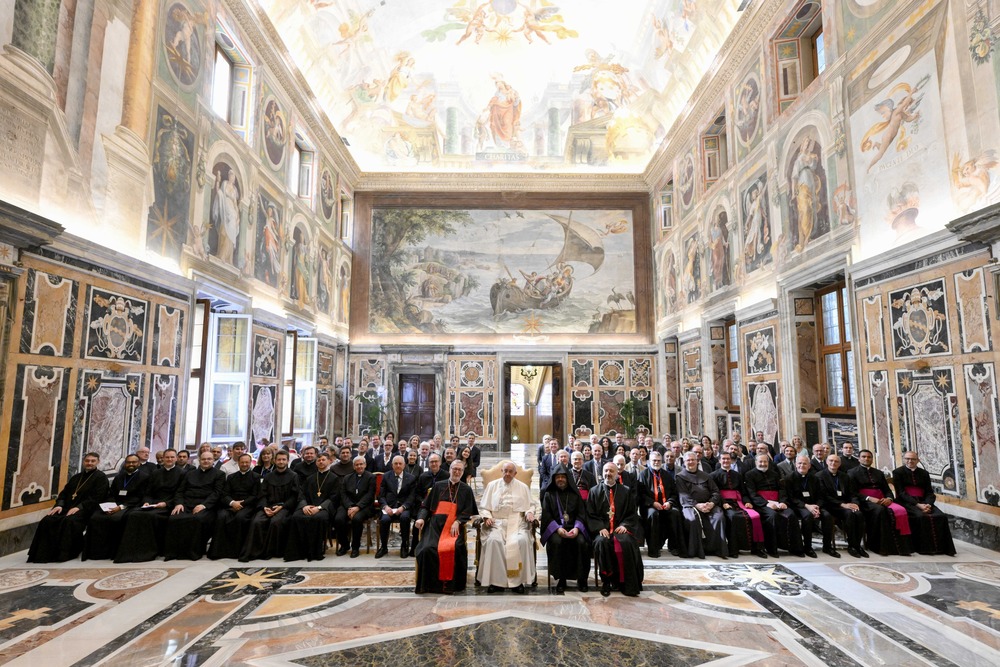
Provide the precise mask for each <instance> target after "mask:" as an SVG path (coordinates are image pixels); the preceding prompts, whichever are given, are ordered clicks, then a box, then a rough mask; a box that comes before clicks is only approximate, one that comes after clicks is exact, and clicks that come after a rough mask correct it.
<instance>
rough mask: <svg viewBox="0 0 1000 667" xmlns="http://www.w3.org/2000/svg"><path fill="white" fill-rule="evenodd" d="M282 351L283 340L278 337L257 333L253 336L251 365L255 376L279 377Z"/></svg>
mask: <svg viewBox="0 0 1000 667" xmlns="http://www.w3.org/2000/svg"><path fill="white" fill-rule="evenodd" d="M280 350H281V339H279V338H277V337H276V336H267V335H264V334H259V333H255V334H254V336H253V351H252V359H253V363H252V364H251V368H252V369H253V371H252V373H253V375H254V376H255V377H263V378H276V377H278V369H279V368H280V365H279V363H278V362H279V354H280Z"/></svg>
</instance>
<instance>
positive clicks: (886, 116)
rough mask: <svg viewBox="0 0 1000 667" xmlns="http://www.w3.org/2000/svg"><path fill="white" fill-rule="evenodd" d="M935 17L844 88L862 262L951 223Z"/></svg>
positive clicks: (952, 212)
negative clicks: (848, 105)
mask: <svg viewBox="0 0 1000 667" xmlns="http://www.w3.org/2000/svg"><path fill="white" fill-rule="evenodd" d="M933 14H935V16H934V17H928V18H927V19H926V20H924V21H923V22H922V23H921V24H920V25H919V26H918V27H917V28H915V29H914V30H911V31H910V32H909V33H907V35H906V36H905V37H904V38H903V39H901V40H898V41H897V42H896V43H895V44H894V45H893V48H892V49H889V50H888V51H886V52H885V54H884V55H881V56H880V57H878V58H873V59H872V60H873V62H872V65H871V66H870V67H869V69H868V70H866V71H865V72H864V73H863V74H862V75H861V76H860V77H858V78H857V79H855V80H854V81H852V82H851V84H850V86H849V95H850V98H851V108H852V113H851V121H850V122H851V135H852V136H853V141H854V147H853V148H854V150H852V151H850V152H851V154H852V159H853V161H854V174H855V177H856V180H857V182H858V185H859V187H858V191H857V198H858V217H859V218H860V220H861V221H862V224H861V248H862V254H863V255H864V256H870V255H874V254H877V253H879V252H883V251H885V250H886V249H887V248H891V247H893V246H896V245H899V244H901V243H906V242H907V241H911V240H913V239H916V238H919V237H921V236H923V235H925V234H927V233H929V232H931V231H934V230H936V229H940V228H941V227H942V226H943V225H944V223H945V222H946V221H948V220H951V219H952V218H953V217H955V205H954V203H953V201H952V196H951V188H950V185H949V183H950V180H949V174H948V154H947V150H946V146H945V138H944V121H943V117H942V104H941V95H940V88H939V78H938V68H937V54H936V53H935V47H934V43H935V40H936V39H937V31H938V30H939V29H941V28H939V26H940V23H941V22H942V21H941V20H942V16H943V13H942V12H941V11H935V12H933ZM873 91H874V92H873Z"/></svg>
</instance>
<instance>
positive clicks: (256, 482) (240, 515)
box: [208, 470, 260, 560]
mask: <svg viewBox="0 0 1000 667" xmlns="http://www.w3.org/2000/svg"><path fill="white" fill-rule="evenodd" d="M258 491H260V475H259V474H258V473H256V472H254V471H253V470H248V471H246V472H245V473H244V472H240V471H238V470H237V471H236V472H234V473H233V474H232V475H230V476H229V477H226V481H225V483H224V484H223V485H222V502H220V503H219V508H218V509H217V510H216V511H215V529H214V530H213V531H212V544H211V545H210V546H209V547H208V557H209V558H211V559H212V560H215V559H217V558H238V557H239V555H240V549H242V548H243V543H244V542H246V539H247V533H248V532H249V531H250V522H251V521H252V520H253V516H254V514H255V513H256V512H257V493H258ZM237 501H239V502H242V503H243V507H242V509H239V510H235V509H233V507H232V503H234V502H237Z"/></svg>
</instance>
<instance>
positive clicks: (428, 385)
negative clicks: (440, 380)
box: [397, 374, 434, 440]
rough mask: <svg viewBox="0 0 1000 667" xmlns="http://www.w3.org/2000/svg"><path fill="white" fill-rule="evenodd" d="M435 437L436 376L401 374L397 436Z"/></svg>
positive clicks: (423, 438) (422, 438)
mask: <svg viewBox="0 0 1000 667" xmlns="http://www.w3.org/2000/svg"><path fill="white" fill-rule="evenodd" d="M411 435H418V436H420V439H421V440H429V439H430V438H432V437H434V376H433V375H429V374H425V375H400V376H399V433H398V434H397V438H399V439H403V438H409V437H410V436H411Z"/></svg>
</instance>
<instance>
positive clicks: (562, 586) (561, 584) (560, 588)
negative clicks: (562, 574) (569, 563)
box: [556, 579, 566, 595]
mask: <svg viewBox="0 0 1000 667" xmlns="http://www.w3.org/2000/svg"><path fill="white" fill-rule="evenodd" d="M565 592H566V580H565V579H560V580H559V581H558V582H557V583H556V595H562V594H563V593H565Z"/></svg>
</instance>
